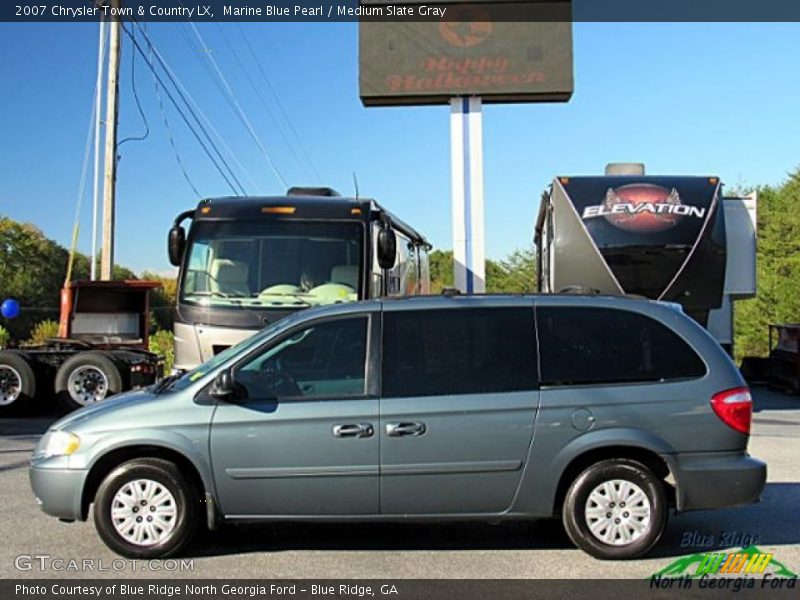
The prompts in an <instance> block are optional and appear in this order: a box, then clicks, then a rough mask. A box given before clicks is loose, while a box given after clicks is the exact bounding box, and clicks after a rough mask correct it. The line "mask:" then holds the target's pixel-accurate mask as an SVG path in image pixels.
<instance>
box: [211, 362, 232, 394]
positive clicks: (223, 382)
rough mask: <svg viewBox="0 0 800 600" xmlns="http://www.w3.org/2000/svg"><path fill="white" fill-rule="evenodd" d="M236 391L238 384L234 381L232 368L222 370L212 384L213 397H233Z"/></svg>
mask: <svg viewBox="0 0 800 600" xmlns="http://www.w3.org/2000/svg"><path fill="white" fill-rule="evenodd" d="M235 393H236V384H234V382H233V375H231V371H230V369H225V370H224V371H220V372H219V373H218V374H217V376H216V377H215V378H214V383H213V384H211V392H210V394H211V397H212V398H217V399H220V400H225V399H229V398H231V397H232V396H233V395H234V394H235Z"/></svg>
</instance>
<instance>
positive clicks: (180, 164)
mask: <svg viewBox="0 0 800 600" xmlns="http://www.w3.org/2000/svg"><path fill="white" fill-rule="evenodd" d="M150 64H152V61H151V62H150ZM151 71H152V69H151ZM152 75H153V87H154V88H155V91H156V98H158V107H159V109H160V111H161V119H162V120H163V121H164V128H165V129H166V130H167V138H168V139H169V144H170V146H172V150H173V152H174V153H175V161H176V162H177V163H178V168H179V169H180V170H181V173H182V174H183V178H184V179H185V180H186V183H188V184H189V187H190V188H192V191H193V192H194V194H195V196H197V197H198V198H200V197H201V194H200V192H199V191H198V190H197V187H196V186H195V185H194V183H193V182H192V179H191V177H189V173H188V172H187V171H186V167H185V166H184V164H183V160H181V154H180V152H178V146H177V144H175V138H174V137H173V135H172V130H171V129H170V126H169V119H167V111H166V110H165V108H164V101H163V99H162V98H161V91H160V90H159V86H158V79H157V78H156V76H155V71H152Z"/></svg>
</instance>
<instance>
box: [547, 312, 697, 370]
mask: <svg viewBox="0 0 800 600" xmlns="http://www.w3.org/2000/svg"><path fill="white" fill-rule="evenodd" d="M536 320H537V325H538V333H539V353H540V358H541V377H542V385H580V384H600V383H628V382H636V381H663V380H670V379H690V378H696V377H702V376H703V375H704V374H705V372H706V367H705V364H704V363H703V361H702V360H701V359H700V357H699V356H697V353H696V352H695V351H694V350H693V349H692V348H691V347H690V346H689V345H688V344H687V343H686V342H684V341H683V340H682V339H681V338H680V337H679V336H678V335H677V334H676V333H675V332H673V331H672V330H670V329H669V328H667V327H665V326H664V325H662V324H661V323H659V322H658V321H656V320H654V319H651V318H650V317H647V316H645V315H641V314H638V313H634V312H628V311H624V310H615V309H606V308H575V307H571V308H566V307H565V308H537V309H536Z"/></svg>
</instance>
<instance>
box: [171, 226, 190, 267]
mask: <svg viewBox="0 0 800 600" xmlns="http://www.w3.org/2000/svg"><path fill="white" fill-rule="evenodd" d="M185 246H186V230H184V228H183V227H181V226H180V225H173V226H172V229H170V230H169V236H167V252H168V254H169V262H170V264H171V265H172V266H173V267H180V266H181V259H182V258H183V250H184V247H185Z"/></svg>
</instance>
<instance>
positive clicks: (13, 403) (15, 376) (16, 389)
mask: <svg viewBox="0 0 800 600" xmlns="http://www.w3.org/2000/svg"><path fill="white" fill-rule="evenodd" d="M36 388H37V385H36V370H35V369H34V367H33V364H32V363H31V361H30V360H29V359H28V358H27V357H26V356H25V355H24V354H22V353H20V352H13V351H8V350H5V351H2V352H0V414H3V415H10V414H15V413H19V412H20V411H22V410H24V409H26V408H30V406H31V404H32V403H33V400H34V398H35V397H36Z"/></svg>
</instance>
